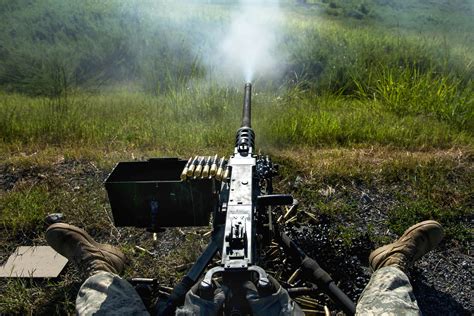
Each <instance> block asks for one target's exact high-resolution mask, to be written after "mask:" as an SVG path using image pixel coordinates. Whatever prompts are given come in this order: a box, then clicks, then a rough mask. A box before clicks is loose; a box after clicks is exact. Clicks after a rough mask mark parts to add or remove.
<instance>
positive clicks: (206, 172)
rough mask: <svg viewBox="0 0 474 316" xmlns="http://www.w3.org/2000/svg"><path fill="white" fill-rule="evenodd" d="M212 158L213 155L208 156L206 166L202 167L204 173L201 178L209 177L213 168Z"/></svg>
mask: <svg viewBox="0 0 474 316" xmlns="http://www.w3.org/2000/svg"><path fill="white" fill-rule="evenodd" d="M211 159H212V157H211V156H209V157H207V159H206V162H205V163H204V168H202V175H201V178H203V179H205V178H208V177H209V169H210V168H211V166H210V164H211Z"/></svg>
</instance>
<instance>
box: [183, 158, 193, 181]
mask: <svg viewBox="0 0 474 316" xmlns="http://www.w3.org/2000/svg"><path fill="white" fill-rule="evenodd" d="M192 162H193V157H191V158H189V160H188V162H187V163H186V165H185V166H184V169H183V172H181V180H183V181H185V180H186V178H187V174H188V169H189V167H190V166H191V163H192Z"/></svg>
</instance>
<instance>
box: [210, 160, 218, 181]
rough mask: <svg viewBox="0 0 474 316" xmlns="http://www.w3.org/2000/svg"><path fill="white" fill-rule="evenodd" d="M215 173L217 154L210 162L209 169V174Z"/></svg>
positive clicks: (213, 174)
mask: <svg viewBox="0 0 474 316" xmlns="http://www.w3.org/2000/svg"><path fill="white" fill-rule="evenodd" d="M216 173H217V155H215V156H214V159H212V163H211V169H210V170H209V175H210V176H211V177H214V176H215V175H216Z"/></svg>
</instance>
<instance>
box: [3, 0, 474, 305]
mask: <svg viewBox="0 0 474 316" xmlns="http://www.w3.org/2000/svg"><path fill="white" fill-rule="evenodd" d="M0 2H2V1H0ZM206 2H207V1H206ZM306 2H307V4H306V5H302V6H295V5H294V3H292V2H289V1H288V2H284V3H283V5H282V10H283V12H284V13H285V20H284V22H283V23H284V27H283V28H282V31H281V34H279V38H280V41H279V42H278V52H279V53H280V54H279V55H281V56H280V57H281V58H282V61H281V71H280V75H281V76H279V77H277V78H272V79H271V80H269V79H267V78H265V77H262V76H258V75H257V77H256V78H257V79H256V80H255V85H254V99H253V126H254V128H255V131H256V134H257V146H258V148H259V149H261V150H262V152H265V153H268V154H270V155H271V156H272V158H273V159H274V160H275V161H276V162H278V163H279V164H280V165H281V166H282V168H281V173H282V176H281V178H280V179H279V180H278V181H277V183H276V184H275V186H276V188H277V189H278V191H279V192H290V193H292V194H294V195H295V197H297V199H298V200H300V202H301V205H302V208H303V210H305V211H307V212H309V213H311V214H314V215H315V216H327V217H329V218H330V219H331V220H332V221H333V222H334V223H335V224H334V225H333V227H332V230H331V231H329V238H331V239H341V240H342V242H344V243H345V244H347V245H350V244H351V242H352V241H353V240H354V238H358V237H360V236H362V235H364V234H368V235H369V238H370V240H371V242H373V243H375V244H381V243H384V242H387V241H389V240H391V239H392V238H393V237H394V236H395V235H397V234H401V233H402V232H403V230H404V229H406V228H407V227H408V226H410V225H411V224H413V223H415V222H417V221H420V220H424V219H429V218H433V219H437V220H439V221H441V222H442V223H443V224H444V226H445V228H446V234H447V241H446V242H447V243H448V245H450V246H453V247H457V248H459V249H460V251H463V252H465V253H468V251H469V250H468V249H469V245H470V244H471V243H472V224H471V222H472V209H473V201H472V196H473V194H474V192H473V189H472V188H473V187H474V183H473V180H472V179H474V175H473V159H472V157H473V156H472V155H473V132H474V126H473V122H474V117H473V113H474V105H473V97H472V95H473V92H474V91H473V82H472V80H473V74H474V69H473V65H474V63H473V56H472V48H473V47H472V43H474V40H473V38H472V32H471V31H470V30H472V21H471V20H472V19H471V18H472V6H469V3H468V2H467V1H456V2H449V3H448V2H436V5H433V4H430V5H429V6H428V5H427V4H426V3H425V2H422V1H403V3H401V2H400V3H398V2H394V1H385V2H384V1H306ZM164 8H165V9H166V10H165V9H164ZM230 9H235V4H233V3H220V4H203V3H201V1H194V2H193V3H188V2H166V3H163V2H160V1H132V2H129V1H127V2H125V1H122V0H112V1H107V2H103V3H100V4H99V3H91V2H87V1H86V2H77V3H76V2H71V1H66V2H62V3H59V2H57V1H53V0H48V1H41V2H40V1H26V0H25V1H23V0H21V1H17V2H15V3H13V2H11V1H3V2H2V3H1V5H0V25H1V27H2V30H4V31H3V32H2V33H1V34H0V42H1V43H2V45H1V47H0V170H1V171H0V185H1V187H0V188H1V191H0V225H1V227H2V229H1V230H0V261H3V260H5V259H6V258H7V256H8V255H9V254H10V253H11V252H12V251H13V249H14V248H15V247H16V246H17V245H37V244H45V240H44V234H43V232H44V230H45V228H46V227H45V223H44V222H43V218H44V215H45V214H47V213H50V212H62V213H64V214H65V216H66V219H67V221H68V222H70V223H72V224H74V225H78V226H80V227H83V228H85V229H86V230H87V231H89V232H90V233H91V234H92V235H93V236H94V238H96V239H97V240H99V241H100V242H107V243H112V244H115V245H118V246H120V247H121V248H122V249H123V250H124V252H126V254H127V256H128V257H129V258H130V259H131V260H130V265H129V267H128V268H127V270H126V272H125V275H126V276H127V277H131V276H144V277H158V278H159V279H160V281H161V282H162V284H165V285H170V286H171V285H173V284H174V283H175V281H176V280H178V279H179V278H180V277H181V276H182V275H183V273H184V272H183V271H181V270H180V271H178V270H179V269H178V267H180V266H182V265H186V264H189V263H191V262H193V260H194V259H195V254H196V251H195V249H199V248H201V247H203V245H204V244H205V243H206V240H205V238H203V237H202V236H201V235H200V234H195V233H194V232H191V231H189V232H188V231H186V232H185V236H183V235H182V234H181V233H180V232H179V231H178V230H174V229H171V230H168V231H167V232H166V233H164V234H163V235H160V241H161V240H166V241H167V240H171V242H170V243H168V244H166V243H165V244H160V246H161V248H158V246H157V245H156V244H154V243H153V241H152V240H151V238H149V237H150V236H149V235H148V234H146V233H144V232H142V231H140V230H135V229H116V228H114V227H113V224H112V220H111V212H110V208H109V206H108V202H107V196H106V192H105V190H104V188H103V185H102V182H103V180H104V179H105V177H106V175H107V174H108V172H110V170H111V168H112V167H113V166H114V164H115V163H117V162H118V161H123V160H143V159H147V158H150V157H157V156H180V157H183V158H187V157H189V156H191V155H194V154H209V153H214V152H216V153H219V154H220V155H228V154H229V153H230V152H231V150H232V146H233V144H232V140H233V139H234V136H235V135H234V134H235V130H236V129H237V128H238V127H239V120H240V106H241V102H242V95H241V93H242V91H241V90H242V84H241V83H240V79H239V78H232V80H228V78H226V77H225V76H224V74H222V73H220V72H219V71H218V69H217V68H216V67H215V65H214V67H211V68H210V67H209V65H208V63H207V62H208V61H207V60H206V57H207V56H209V54H210V53H212V48H213V47H214V46H215V44H216V43H214V42H213V40H212V38H213V37H214V38H218V37H219V35H220V34H222V32H224V30H225V26H226V25H228V23H229V19H230V16H231V13H230V12H231V10H230ZM183 12H186V14H184V13H183ZM208 34H212V36H208ZM298 179H299V180H298ZM298 183H300V184H298ZM363 193H364V194H367V195H368V196H369V197H370V198H371V199H372V202H371V204H370V205H371V208H367V205H366V204H365V203H366V202H364V200H363V199H362V198H361V196H362V194H363ZM364 212H368V213H369V215H367V216H369V217H368V219H367V220H366V221H362V220H361V214H362V213H364ZM364 236H365V235H364ZM135 245H139V246H141V247H143V248H145V249H149V250H157V251H158V252H159V254H158V256H156V257H153V256H151V255H150V254H148V253H146V252H143V251H140V250H137V248H135ZM157 248H158V249H157ZM150 263H153V264H150ZM80 284H81V275H80V274H79V272H78V271H77V270H76V269H75V268H74V267H68V268H67V269H66V271H65V273H64V274H63V275H62V276H61V277H60V278H59V279H58V280H50V281H38V280H2V281H1V282H0V293H1V295H0V312H6V313H19V314H72V313H73V309H74V299H75V294H76V293H77V290H78V287H79V286H80Z"/></svg>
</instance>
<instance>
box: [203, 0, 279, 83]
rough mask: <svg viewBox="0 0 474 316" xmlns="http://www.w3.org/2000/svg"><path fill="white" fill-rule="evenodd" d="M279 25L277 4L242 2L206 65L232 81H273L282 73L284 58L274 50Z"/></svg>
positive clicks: (256, 0) (259, 0) (270, 2)
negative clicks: (259, 79) (258, 79)
mask: <svg viewBox="0 0 474 316" xmlns="http://www.w3.org/2000/svg"><path fill="white" fill-rule="evenodd" d="M282 22H283V15H282V13H281V11H280V6H279V3H278V1H268V0H267V1H263V0H253V1H251V0H241V1H240V2H239V6H238V7H237V8H236V9H235V10H233V12H232V14H231V22H230V24H229V25H227V26H226V27H225V28H224V30H223V32H221V33H220V34H219V35H218V39H217V41H215V42H214V43H215V44H216V47H215V49H213V50H212V53H210V54H209V55H208V56H209V57H210V58H208V60H207V63H208V64H209V65H211V66H212V69H214V70H216V71H217V72H218V73H220V75H223V76H224V77H226V78H229V79H232V80H237V81H241V80H245V81H246V82H250V81H253V80H255V79H256V78H262V79H273V78H276V77H277V76H278V74H280V73H281V72H282V67H281V63H282V59H283V57H282V56H281V55H280V54H279V53H278V50H277V47H278V43H279V37H280V36H279V35H280V34H281V27H282Z"/></svg>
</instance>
